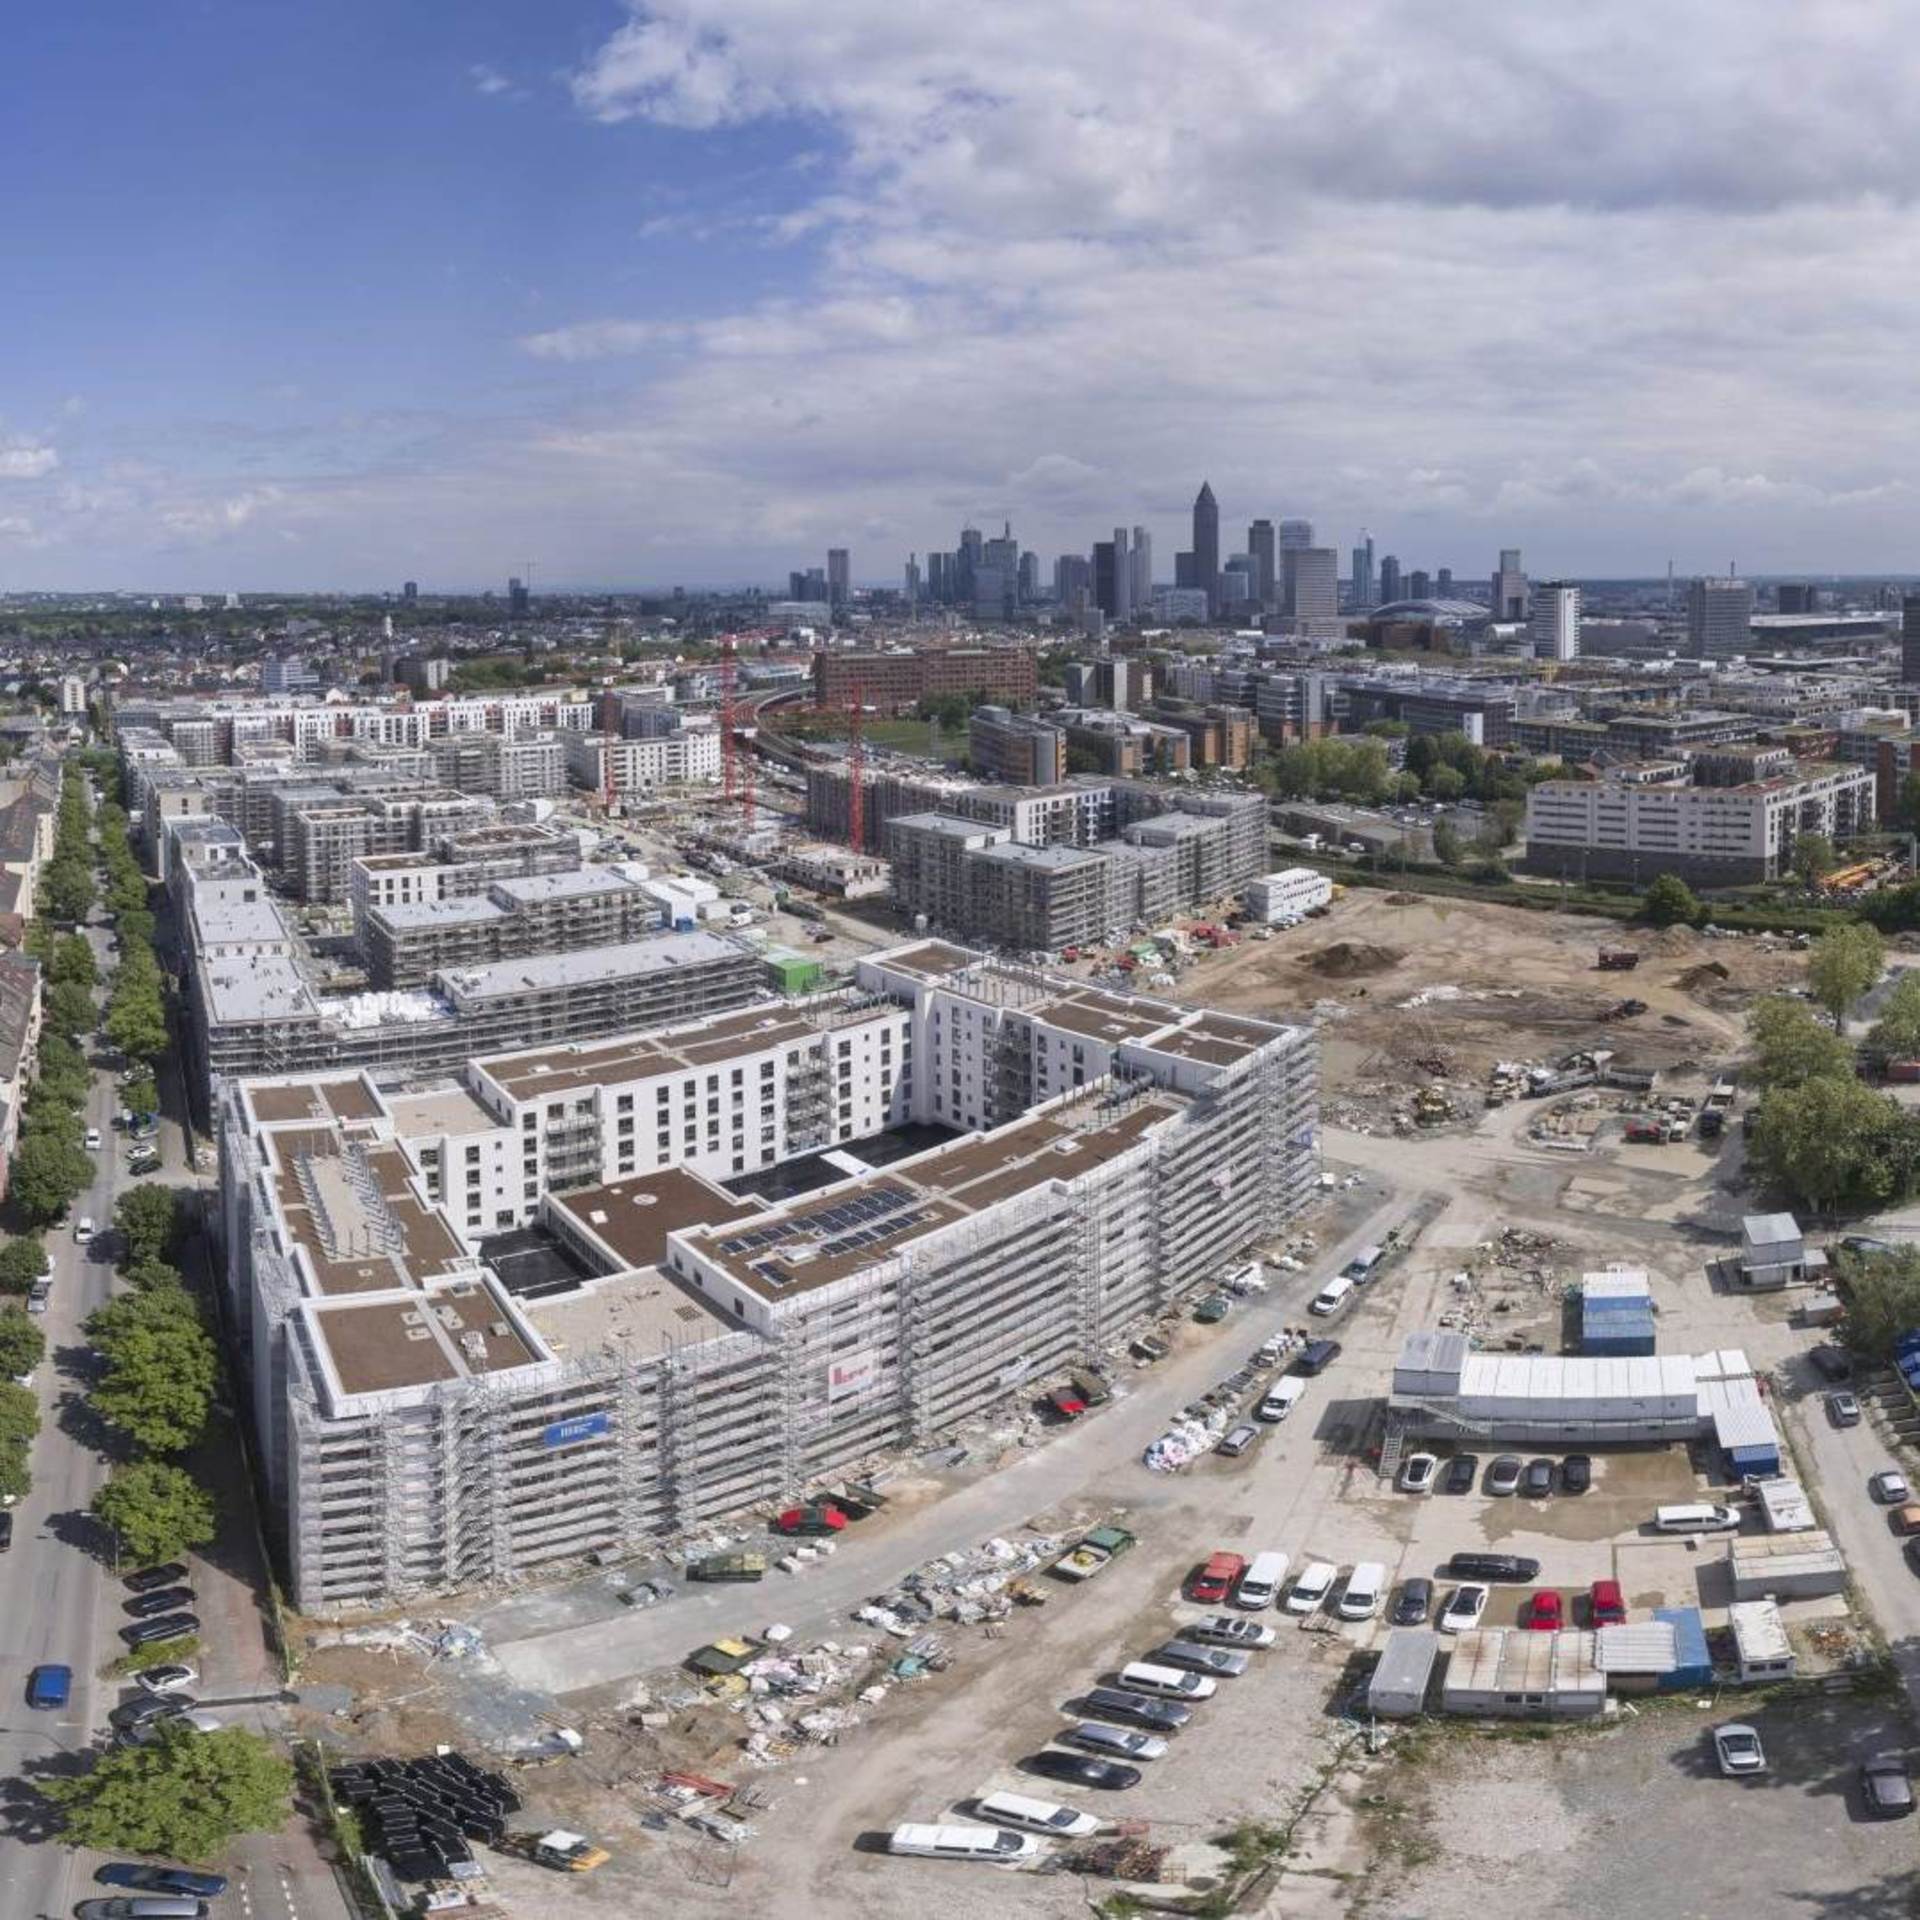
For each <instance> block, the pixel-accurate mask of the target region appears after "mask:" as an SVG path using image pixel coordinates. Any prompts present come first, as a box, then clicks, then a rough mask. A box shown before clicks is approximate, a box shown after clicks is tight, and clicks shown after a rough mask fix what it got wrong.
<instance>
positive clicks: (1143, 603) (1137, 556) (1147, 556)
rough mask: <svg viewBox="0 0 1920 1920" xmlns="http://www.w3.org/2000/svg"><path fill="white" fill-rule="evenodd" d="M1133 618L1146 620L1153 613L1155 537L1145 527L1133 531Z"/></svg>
mask: <svg viewBox="0 0 1920 1920" xmlns="http://www.w3.org/2000/svg"><path fill="white" fill-rule="evenodd" d="M1132 559H1133V617H1134V618H1135V619H1136V620H1144V619H1145V618H1146V617H1147V615H1148V614H1149V613H1151V612H1152V611H1153V537H1152V535H1150V534H1149V533H1148V532H1147V530H1146V528H1145V527H1135V528H1134V530H1133V548H1132Z"/></svg>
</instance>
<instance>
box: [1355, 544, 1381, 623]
mask: <svg viewBox="0 0 1920 1920" xmlns="http://www.w3.org/2000/svg"><path fill="white" fill-rule="evenodd" d="M1379 598H1380V597H1379V595H1378V594H1377V593H1376V592H1375V591H1374V585H1373V536H1372V535H1371V534H1368V535H1366V536H1364V537H1363V538H1362V540H1361V542H1360V544H1359V545H1358V546H1357V547H1355V548H1354V550H1353V579H1352V601H1351V604H1352V606H1353V609H1354V611H1355V612H1356V613H1366V612H1369V611H1370V610H1371V609H1372V608H1373V607H1375V606H1377V605H1378V604H1379Z"/></svg>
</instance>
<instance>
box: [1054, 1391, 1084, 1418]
mask: <svg viewBox="0 0 1920 1920" xmlns="http://www.w3.org/2000/svg"><path fill="white" fill-rule="evenodd" d="M1047 1405H1048V1406H1049V1407H1051V1408H1052V1409H1053V1412H1054V1415H1055V1417H1056V1418H1058V1419H1061V1420H1078V1419H1079V1418H1080V1416H1081V1415H1082V1414H1083V1413H1085V1412H1086V1410H1087V1402H1086V1396H1085V1395H1084V1394H1082V1393H1081V1391H1080V1389H1079V1388H1078V1387H1055V1388H1054V1390H1053V1391H1052V1392H1051V1393H1050V1394H1048V1395H1047Z"/></svg>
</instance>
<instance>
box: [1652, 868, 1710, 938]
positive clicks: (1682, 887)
mask: <svg viewBox="0 0 1920 1920" xmlns="http://www.w3.org/2000/svg"><path fill="white" fill-rule="evenodd" d="M1640 917H1641V918H1642V919H1643V920H1646V921H1648V922H1650V923H1651V924H1652V925H1654V926H1656V927H1674V926H1679V925H1681V924H1683V923H1685V924H1688V925H1690V924H1691V923H1692V922H1693V921H1695V920H1697V919H1699V917H1700V902H1699V901H1698V900H1696V899H1695V898H1694V897H1693V889H1692V888H1691V887H1690V886H1688V885H1687V883H1686V882H1685V881H1684V880H1682V879H1681V878H1680V876H1679V875H1678V874H1677V873H1656V874H1655V875H1654V876H1653V884H1652V885H1651V886H1649V887H1648V888H1647V890H1646V892H1645V893H1644V894H1643V895H1642V896H1641V900H1640Z"/></svg>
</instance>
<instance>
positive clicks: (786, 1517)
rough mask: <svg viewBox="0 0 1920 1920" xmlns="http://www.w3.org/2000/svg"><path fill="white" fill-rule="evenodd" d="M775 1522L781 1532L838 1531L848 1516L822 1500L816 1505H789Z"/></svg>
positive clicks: (845, 1522)
mask: <svg viewBox="0 0 1920 1920" xmlns="http://www.w3.org/2000/svg"><path fill="white" fill-rule="evenodd" d="M773 1524H774V1526H775V1528H776V1529H777V1530H778V1531H779V1532H781V1533H838V1532H839V1531H840V1529H841V1528H842V1527H844V1526H845V1525H846V1524H847V1516H846V1515H845V1514H844V1513H842V1512H841V1511H840V1509H839V1508H838V1507H836V1506H831V1505H829V1504H828V1503H827V1502H826V1501H824V1500H822V1501H820V1502H819V1503H818V1504H816V1505H814V1506H809V1507H789V1508H788V1509H787V1510H786V1512H785V1513H783V1514H781V1515H780V1517H779V1518H778V1519H777V1520H775V1521H774V1523H773Z"/></svg>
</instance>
